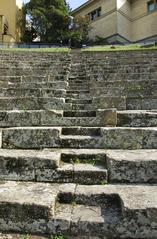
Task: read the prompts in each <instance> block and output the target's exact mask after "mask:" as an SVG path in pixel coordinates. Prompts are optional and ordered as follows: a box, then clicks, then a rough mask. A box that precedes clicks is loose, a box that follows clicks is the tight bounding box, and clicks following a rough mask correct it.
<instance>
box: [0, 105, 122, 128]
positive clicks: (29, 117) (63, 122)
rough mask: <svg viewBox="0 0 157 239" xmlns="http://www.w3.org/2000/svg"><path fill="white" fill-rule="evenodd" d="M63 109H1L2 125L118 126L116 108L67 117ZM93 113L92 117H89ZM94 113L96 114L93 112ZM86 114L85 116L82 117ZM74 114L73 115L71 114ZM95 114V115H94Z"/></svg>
mask: <svg viewBox="0 0 157 239" xmlns="http://www.w3.org/2000/svg"><path fill="white" fill-rule="evenodd" d="M66 113H68V115H69V113H72V114H73V113H74V112H73V111H70V112H66V111H65V112H63V111H53V110H33V111H31V110H30V111H28V110H20V111H18V110H14V111H0V127H13V126H50V125H51V126H58V125H59V126H75V125H80V126H81V125H82V126H83V125H84V126H89V125H91V126H94V125H95V126H109V125H110V126H116V124H117V114H116V110H115V109H109V110H97V111H95V112H90V111H89V112H80V113H79V112H76V116H79V117H65V115H66ZM91 113H92V115H91V116H92V117H89V116H90V114H91ZM93 113H94V114H93ZM82 114H85V115H84V116H85V117H80V116H81V115H82ZM71 116H72V115H71ZM94 116H95V117H94Z"/></svg>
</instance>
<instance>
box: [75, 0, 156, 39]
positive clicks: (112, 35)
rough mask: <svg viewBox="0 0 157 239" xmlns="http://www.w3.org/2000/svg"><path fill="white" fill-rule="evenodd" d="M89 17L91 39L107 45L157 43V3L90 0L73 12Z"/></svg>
mask: <svg viewBox="0 0 157 239" xmlns="http://www.w3.org/2000/svg"><path fill="white" fill-rule="evenodd" d="M72 15H73V16H74V17H78V16H89V18H90V25H91V30H90V32H89V37H90V39H94V40H95V39H96V38H97V36H98V37H100V38H103V39H104V41H106V42H108V43H120V42H125V43H126V42H139V41H153V40H157V0H89V1H87V2H86V3H85V4H83V5H82V6H80V7H78V8H77V9H75V10H74V11H73V12H72Z"/></svg>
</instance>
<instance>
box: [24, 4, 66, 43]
mask: <svg viewBox="0 0 157 239" xmlns="http://www.w3.org/2000/svg"><path fill="white" fill-rule="evenodd" d="M68 10H69V6H68V4H67V3H66V1H65V0H30V2H29V3H27V4H26V5H25V12H26V14H27V18H28V19H29V22H30V25H31V27H30V29H33V30H34V31H35V32H36V34H37V35H38V36H40V39H41V42H47V43H55V42H57V41H60V40H62V36H63V32H64V31H66V30H67V29H68ZM34 31H33V32H34ZM27 34H28V32H27ZM34 35H35V34H34Z"/></svg>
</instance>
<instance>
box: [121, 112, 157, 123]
mask: <svg viewBox="0 0 157 239" xmlns="http://www.w3.org/2000/svg"><path fill="white" fill-rule="evenodd" d="M117 119H118V126H119V127H157V111H155V110H154V111H153V110H150V111H149V110H125V111H118V112H117Z"/></svg>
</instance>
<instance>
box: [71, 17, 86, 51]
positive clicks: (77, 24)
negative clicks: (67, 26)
mask: <svg viewBox="0 0 157 239" xmlns="http://www.w3.org/2000/svg"><path fill="white" fill-rule="evenodd" d="M89 23H90V19H89V17H88V16H85V17H81V16H80V17H77V18H75V19H74V29H73V31H72V32H71V41H72V45H73V46H75V47H79V46H81V45H82V44H87V43H88V41H89V39H88V33H89V31H90V24H89Z"/></svg>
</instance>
